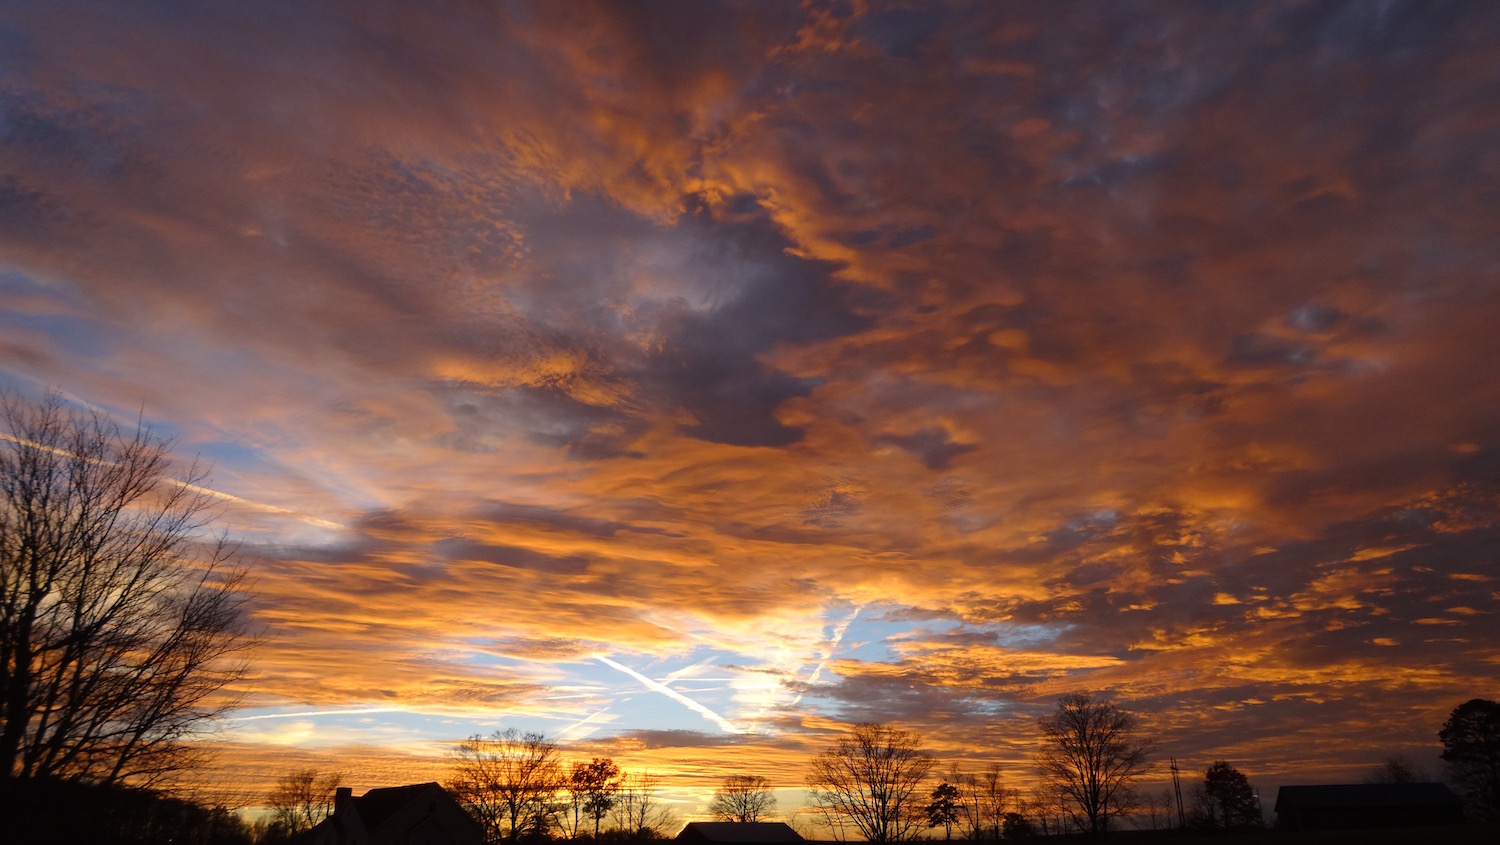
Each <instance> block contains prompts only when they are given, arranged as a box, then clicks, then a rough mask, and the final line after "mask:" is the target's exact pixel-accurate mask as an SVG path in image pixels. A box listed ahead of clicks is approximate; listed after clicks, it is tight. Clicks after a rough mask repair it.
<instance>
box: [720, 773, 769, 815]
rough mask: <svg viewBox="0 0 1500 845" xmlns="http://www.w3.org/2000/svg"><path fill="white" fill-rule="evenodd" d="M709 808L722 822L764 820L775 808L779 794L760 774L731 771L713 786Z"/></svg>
mask: <svg viewBox="0 0 1500 845" xmlns="http://www.w3.org/2000/svg"><path fill="white" fill-rule="evenodd" d="M708 812H709V813H711V814H713V817H714V818H716V819H718V820H719V821H721V822H758V821H765V820H766V819H767V818H769V817H770V815H771V814H772V813H774V812H776V796H775V795H774V794H772V792H771V782H770V781H768V780H766V779H765V778H763V777H761V776H760V775H730V776H729V777H727V778H724V783H723V784H722V785H721V786H720V787H719V788H718V789H717V790H714V797H713V800H712V801H710V802H709V803H708Z"/></svg>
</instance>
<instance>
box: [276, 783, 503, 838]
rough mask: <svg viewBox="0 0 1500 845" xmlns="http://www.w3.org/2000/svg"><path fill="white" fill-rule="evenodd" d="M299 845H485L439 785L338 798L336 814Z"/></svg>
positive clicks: (343, 790)
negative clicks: (303, 844) (304, 844)
mask: <svg viewBox="0 0 1500 845" xmlns="http://www.w3.org/2000/svg"><path fill="white" fill-rule="evenodd" d="M298 842H299V845H301V843H306V845H484V829H483V828H482V827H480V826H479V823H478V822H476V821H474V819H473V818H471V817H470V816H469V814H468V813H466V812H464V808H463V807H462V806H460V805H459V803H458V802H457V801H455V800H454V798H453V796H452V795H450V794H448V790H446V789H444V788H442V787H441V786H439V785H437V784H436V783H414V784H411V785H410V786H391V787H386V788H385V789H372V790H370V791H369V792H366V793H365V794H364V795H362V796H360V797H359V798H355V797H354V793H353V791H352V790H350V789H349V788H348V787H339V789H338V792H336V793H334V799H333V815H331V816H329V817H328V818H326V819H324V820H323V821H322V822H319V823H318V825H317V826H316V827H314V828H313V829H312V830H310V831H308V832H307V834H306V835H305V836H304V837H303V838H300V839H299V840H298Z"/></svg>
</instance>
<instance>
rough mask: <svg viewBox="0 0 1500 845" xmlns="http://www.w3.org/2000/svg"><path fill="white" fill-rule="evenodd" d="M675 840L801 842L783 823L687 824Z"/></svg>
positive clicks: (740, 844) (749, 844)
mask: <svg viewBox="0 0 1500 845" xmlns="http://www.w3.org/2000/svg"><path fill="white" fill-rule="evenodd" d="M677 838H678V839H685V840H700V841H708V842H732V843H735V844H736V845H758V844H759V843H784V842H801V841H803V840H802V837H801V836H799V835H798V834H797V831H795V830H792V828H791V826H790V825H788V824H786V823H785V822H688V824H687V826H686V827H684V828H683V829H682V832H681V833H678V834H677Z"/></svg>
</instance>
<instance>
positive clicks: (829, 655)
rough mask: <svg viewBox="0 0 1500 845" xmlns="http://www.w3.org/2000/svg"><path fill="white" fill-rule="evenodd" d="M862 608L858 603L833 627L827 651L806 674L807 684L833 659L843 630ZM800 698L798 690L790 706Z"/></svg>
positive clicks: (815, 680)
mask: <svg viewBox="0 0 1500 845" xmlns="http://www.w3.org/2000/svg"><path fill="white" fill-rule="evenodd" d="M864 609H865V606H864V605H860V606H858V607H856V608H854V612H853V613H851V614H849V618H848V619H845V620H844V621H843V623H842V624H840V625H839V626H838V627H837V628H834V629H833V639H832V641H831V642H829V644H828V651H827V652H825V653H824V655H823V659H822V660H819V661H818V665H817V666H814V667H813V670H812V674H811V675H808V676H807V685H808V686H812V685H813V684H815V683H817V682H818V676H819V675H821V674H823V667H824V666H825V665H826V664H827V663H828V661H829V660H832V659H833V653H834V652H836V651H838V650H839V643H841V642H843V641H844V632H845V631H847V630H849V626H850V625H852V624H854V618H855V617H856V616H858V615H859V612H860V611H861V610H864ZM801 700H802V693H800V692H799V693H797V697H796V698H794V699H792V703H791V706H792V707H796V706H797V702H799V701H801Z"/></svg>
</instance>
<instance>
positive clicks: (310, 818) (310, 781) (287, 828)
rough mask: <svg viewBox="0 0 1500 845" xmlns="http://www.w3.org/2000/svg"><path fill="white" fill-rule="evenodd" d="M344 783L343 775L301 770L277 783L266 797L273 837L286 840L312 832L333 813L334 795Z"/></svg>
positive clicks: (279, 779) (291, 773)
mask: <svg viewBox="0 0 1500 845" xmlns="http://www.w3.org/2000/svg"><path fill="white" fill-rule="evenodd" d="M343 780H344V775H343V773H342V772H320V771H318V770H317V769H298V770H296V771H292V772H288V773H286V774H285V775H283V776H282V777H280V778H277V780H276V787H275V788H274V789H272V790H271V792H270V794H269V795H267V796H266V806H267V807H269V808H270V810H271V820H270V825H271V827H272V829H271V831H270V836H271V837H272V838H286V837H290V836H295V835H297V834H299V833H301V832H303V831H305V830H311V829H312V828H313V827H314V826H315V825H317V824H318V822H321V821H322V820H324V819H326V818H328V816H329V815H330V814H331V813H333V795H334V792H335V791H336V790H337V789H338V787H339V784H340V783H342V782H343Z"/></svg>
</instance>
